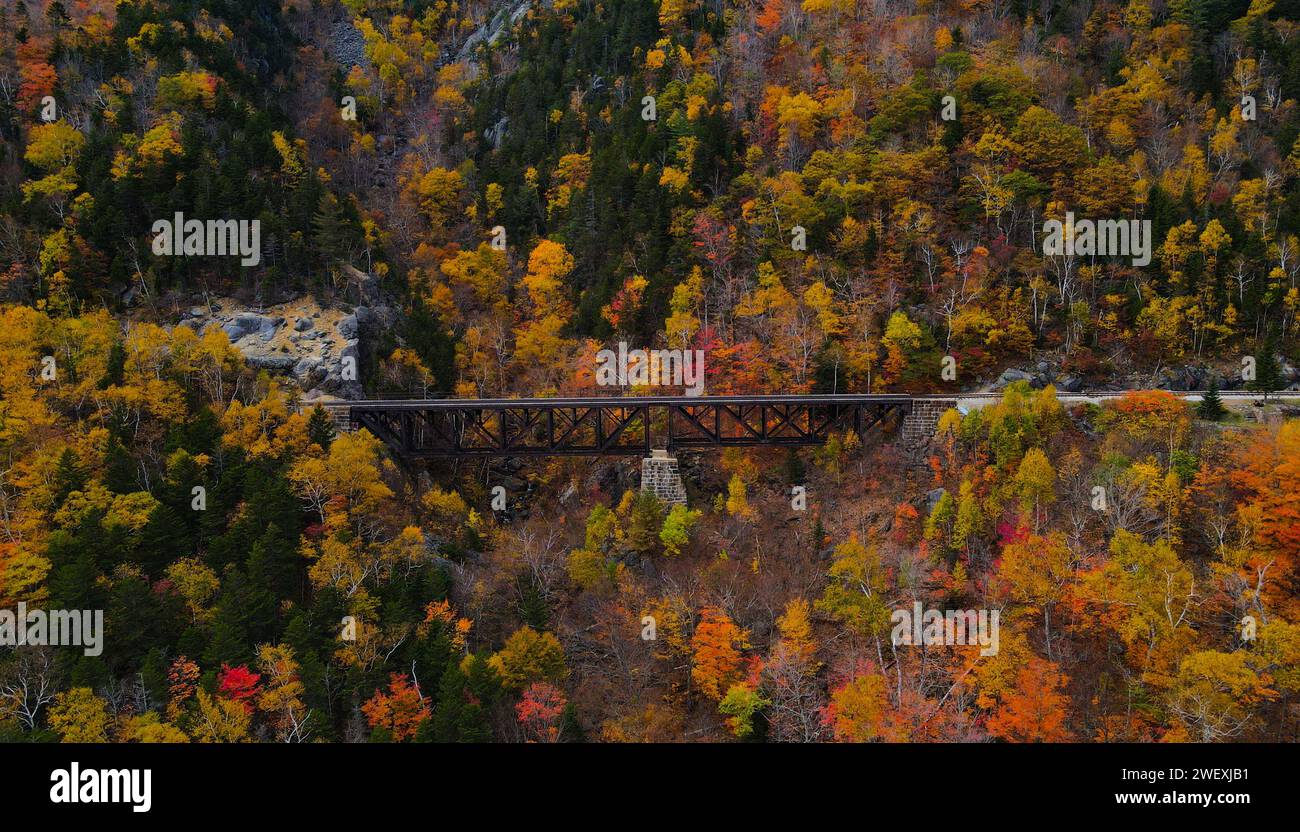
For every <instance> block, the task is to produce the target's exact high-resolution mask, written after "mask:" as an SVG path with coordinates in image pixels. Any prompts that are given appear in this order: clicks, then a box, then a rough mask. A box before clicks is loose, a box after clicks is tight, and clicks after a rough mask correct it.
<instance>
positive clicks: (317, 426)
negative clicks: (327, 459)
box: [307, 405, 335, 451]
mask: <svg viewBox="0 0 1300 832" xmlns="http://www.w3.org/2000/svg"><path fill="white" fill-rule="evenodd" d="M334 434H335V431H334V419H333V417H331V416H330V414H329V411H327V410H326V409H325V408H323V407H321V406H320V405H316V406H315V407H314V408H312V411H311V418H310V419H308V420H307V436H308V438H310V439H311V441H313V442H315V443H316V444H317V445H320V446H321V447H322V448H324V449H325V450H327V451H328V450H329V449H330V445H331V444H332V443H333V442H334Z"/></svg>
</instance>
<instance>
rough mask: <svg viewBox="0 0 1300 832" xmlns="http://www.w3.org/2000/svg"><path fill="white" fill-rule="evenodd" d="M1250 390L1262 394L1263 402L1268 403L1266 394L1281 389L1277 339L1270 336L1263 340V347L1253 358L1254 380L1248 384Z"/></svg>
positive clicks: (1280, 368) (1280, 367)
mask: <svg viewBox="0 0 1300 832" xmlns="http://www.w3.org/2000/svg"><path fill="white" fill-rule="evenodd" d="M1249 387H1250V389H1251V390H1252V391H1254V392H1256V393H1263V394H1264V401H1268V394H1269V393H1272V392H1273V391H1274V390H1278V389H1281V387H1282V366H1281V365H1280V364H1279V363H1278V360H1277V338H1276V336H1274V335H1272V334H1270V335H1269V336H1268V338H1266V339H1265V340H1264V347H1263V349H1261V350H1260V351H1259V353H1258V354H1257V355H1256V356H1255V380H1254V381H1252V382H1250V385H1249Z"/></svg>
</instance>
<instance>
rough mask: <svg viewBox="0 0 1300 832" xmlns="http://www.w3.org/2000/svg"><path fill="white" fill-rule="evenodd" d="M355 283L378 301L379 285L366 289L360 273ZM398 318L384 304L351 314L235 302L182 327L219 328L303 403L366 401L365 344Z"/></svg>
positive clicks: (298, 304)
mask: <svg viewBox="0 0 1300 832" xmlns="http://www.w3.org/2000/svg"><path fill="white" fill-rule="evenodd" d="M354 277H356V278H357V282H358V283H359V284H360V287H359V292H360V294H361V296H362V297H363V298H366V297H367V296H369V297H373V298H375V299H376V300H377V299H379V296H378V289H377V283H373V284H367V281H368V280H372V279H370V278H369V277H368V276H367V275H365V274H364V273H361V272H357V273H356V275H355V276H354ZM368 290H372V291H368ZM396 318H397V315H396V313H395V312H394V311H393V310H392V309H390V308H389V307H387V306H384V305H382V304H380V305H377V306H356V307H353V308H352V309H351V310H350V311H348V310H345V309H332V308H331V309H325V308H322V307H321V306H320V305H319V304H318V303H317V302H316V301H315V300H314V299H312V298H309V297H303V298H297V299H295V300H291V301H286V302H285V303H279V304H275V305H274V306H269V307H266V308H257V309H250V308H248V307H246V306H244V305H242V304H240V303H239V302H238V301H236V300H234V299H232V298H219V299H217V300H216V301H214V302H212V303H211V304H209V305H207V306H194V307H191V308H190V309H189V311H188V312H186V313H185V315H184V317H183V319H182V320H181V322H180V324H181V326H188V327H190V328H192V329H194V330H195V331H196V332H200V333H202V332H206V331H207V330H208V329H209V328H211V327H220V328H221V330H222V331H223V332H225V333H226V337H227V338H229V339H230V343H231V344H233V345H234V346H235V348H236V349H238V350H239V352H240V353H241V354H242V355H243V356H244V360H245V361H246V362H247V363H248V365H249V366H251V367H254V368H256V369H259V370H266V371H267V372H270V373H275V374H279V375H286V376H289V377H291V378H292V379H293V381H294V383H296V384H297V385H298V386H299V387H300V388H301V389H302V391H303V393H304V396H303V398H304V399H305V400H312V399H316V398H320V397H322V396H328V397H339V398H360V397H362V395H363V390H362V387H361V383H360V381H359V376H360V369H361V358H362V342H363V339H365V338H366V337H367V336H368V334H370V333H373V332H375V331H377V328H378V327H381V326H392V325H394V324H395V323H396ZM353 369H355V370H356V371H357V372H356V374H355V375H354V374H353V373H352V370H353Z"/></svg>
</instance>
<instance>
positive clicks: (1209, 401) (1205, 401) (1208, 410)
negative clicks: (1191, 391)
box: [1196, 379, 1228, 422]
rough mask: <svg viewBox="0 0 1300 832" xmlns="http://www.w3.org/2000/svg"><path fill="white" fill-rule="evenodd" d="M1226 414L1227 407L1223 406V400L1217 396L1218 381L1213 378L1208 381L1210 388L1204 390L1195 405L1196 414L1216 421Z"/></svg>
mask: <svg viewBox="0 0 1300 832" xmlns="http://www.w3.org/2000/svg"><path fill="white" fill-rule="evenodd" d="M1227 414H1228V409H1227V408H1225V407H1224V406H1223V400H1222V399H1221V398H1220V397H1219V381H1218V379H1213V380H1211V381H1210V389H1209V390H1206V391H1205V395H1204V396H1202V397H1201V402H1200V404H1198V405H1197V406H1196V415H1198V416H1200V417H1201V418H1202V419H1207V420H1209V421H1211V422H1217V421H1219V420H1220V419H1222V418H1223V417H1224V416H1226V415H1227Z"/></svg>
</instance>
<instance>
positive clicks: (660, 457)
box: [641, 448, 686, 505]
mask: <svg viewBox="0 0 1300 832" xmlns="http://www.w3.org/2000/svg"><path fill="white" fill-rule="evenodd" d="M646 492H649V493H651V494H653V495H655V496H656V497H658V498H659V501H660V502H662V503H666V504H670V505H671V504H673V503H681V504H683V505H685V503H686V486H685V485H684V484H683V483H682V474H681V471H680V470H679V469H678V467H677V459H676V458H675V457H673V456H670V455H669V453H668V451H666V450H660V449H658V448H656V449H654V450H653V451H651V452H650V456H648V457H646V458H645V459H643V460H641V493H642V494H645V493H646Z"/></svg>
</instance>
